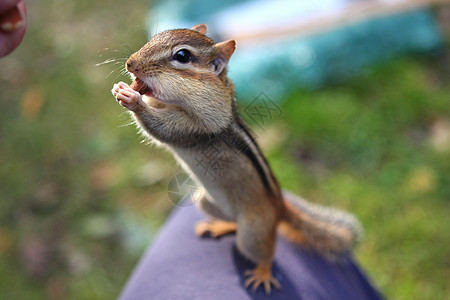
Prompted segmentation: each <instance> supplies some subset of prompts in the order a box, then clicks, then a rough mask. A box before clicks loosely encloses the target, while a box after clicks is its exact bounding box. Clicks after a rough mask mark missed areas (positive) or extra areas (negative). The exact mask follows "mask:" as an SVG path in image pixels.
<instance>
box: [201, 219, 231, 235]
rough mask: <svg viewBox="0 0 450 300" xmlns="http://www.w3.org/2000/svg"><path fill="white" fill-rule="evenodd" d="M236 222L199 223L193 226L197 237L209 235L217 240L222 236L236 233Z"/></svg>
mask: <svg viewBox="0 0 450 300" xmlns="http://www.w3.org/2000/svg"><path fill="white" fill-rule="evenodd" d="M236 229H237V224H236V222H227V221H219V220H215V221H200V222H197V224H195V234H196V235H197V236H199V237H203V236H205V235H206V234H210V235H211V236H212V237H213V238H218V237H220V236H222V235H225V234H228V233H233V232H236Z"/></svg>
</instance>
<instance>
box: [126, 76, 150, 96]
mask: <svg viewBox="0 0 450 300" xmlns="http://www.w3.org/2000/svg"><path fill="white" fill-rule="evenodd" d="M130 87H131V88H132V89H133V90H135V91H136V92H139V94H141V95H145V94H147V93H149V92H151V91H152V89H151V88H150V87H149V86H148V85H146V84H145V82H143V81H142V80H140V79H139V78H136V79H135V80H134V81H133V82H132V83H131V85H130Z"/></svg>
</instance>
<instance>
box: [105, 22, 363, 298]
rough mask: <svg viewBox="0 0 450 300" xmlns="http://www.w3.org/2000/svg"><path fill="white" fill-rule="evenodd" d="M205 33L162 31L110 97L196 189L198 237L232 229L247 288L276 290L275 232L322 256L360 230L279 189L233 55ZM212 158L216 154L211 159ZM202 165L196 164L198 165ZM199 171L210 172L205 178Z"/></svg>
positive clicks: (199, 29) (231, 45)
mask: <svg viewBox="0 0 450 300" xmlns="http://www.w3.org/2000/svg"><path fill="white" fill-rule="evenodd" d="M206 32H207V26H206V25H204V24H199V25H196V26H194V27H192V28H191V29H175V30H168V31H163V32H161V33H159V34H156V35H155V36H153V37H152V38H151V39H150V41H149V42H148V43H147V44H145V45H144V46H143V47H142V48H141V49H140V50H139V51H137V52H136V53H134V54H132V55H131V56H130V57H129V58H128V60H127V62H126V69H127V70H128V72H129V73H130V74H131V75H132V78H133V79H134V80H133V82H132V84H131V86H129V85H128V84H126V83H124V82H120V83H118V84H115V85H114V87H113V89H112V93H113V95H114V97H115V98H116V99H117V101H119V103H120V104H121V105H122V106H124V107H125V108H127V109H128V110H129V111H130V112H131V115H132V116H133V118H134V120H135V121H136V124H137V125H138V127H139V128H140V129H141V132H142V133H143V134H144V135H145V136H147V137H148V138H149V139H150V140H152V141H155V142H156V143H158V144H160V145H164V146H165V147H167V149H169V151H171V152H172V153H173V155H174V156H175V158H176V159H177V160H178V162H179V163H180V164H181V165H182V166H183V167H184V169H185V170H186V171H187V172H189V173H190V174H191V175H192V177H193V178H194V179H195V180H196V181H197V183H198V184H199V185H200V186H202V187H203V188H204V189H203V191H204V192H203V194H202V196H200V197H199V199H196V201H195V203H196V205H197V206H198V207H199V209H200V210H202V211H203V212H204V213H206V215H207V216H208V217H209V218H210V219H209V220H207V221H201V222H199V223H197V224H196V225H195V233H196V234H197V235H198V236H200V237H203V236H205V235H207V234H210V235H211V236H212V237H219V236H221V235H224V234H227V233H232V232H236V246H237V248H238V250H239V251H240V252H241V253H242V254H243V255H244V256H245V257H247V258H248V259H250V260H251V261H253V262H254V263H255V264H256V267H255V268H254V269H252V270H248V271H246V272H245V278H246V279H245V282H244V285H245V287H251V288H252V290H253V291H256V289H257V288H258V287H259V286H263V288H264V291H265V292H266V293H268V294H269V293H270V292H271V287H272V286H273V287H275V288H276V289H280V288H281V284H280V283H279V282H278V280H277V279H276V278H274V276H273V275H272V271H271V267H272V260H273V257H274V248H275V239H276V233H277V231H278V232H281V234H282V235H284V236H285V237H286V238H287V239H288V240H290V241H293V242H294V243H296V244H299V245H301V246H303V247H305V248H307V249H311V250H314V251H316V252H318V253H321V254H324V255H325V256H327V257H339V256H341V255H343V254H345V253H347V252H348V251H350V250H351V249H352V247H353V246H354V245H355V243H356V241H357V240H358V237H359V232H360V229H359V225H358V222H357V220H356V218H355V217H353V216H352V215H350V214H348V213H345V212H341V211H336V210H333V209H329V208H324V207H320V206H317V205H313V204H310V203H308V202H306V201H304V200H303V199H301V198H300V197H297V196H295V195H292V194H290V193H288V192H282V190H281V188H280V185H279V183H278V181H277V179H276V178H275V176H274V174H273V172H272V170H271V168H270V166H269V164H268V163H267V161H266V159H265V158H264V155H263V154H262V153H261V150H260V148H259V147H258V144H257V143H256V141H255V138H254V137H253V135H252V133H251V132H250V130H249V128H248V127H247V125H246V123H245V122H244V121H243V119H242V118H241V116H240V115H239V113H238V108H237V103H236V99H235V94H234V86H233V83H232V82H231V80H230V79H229V78H228V77H227V65H228V61H229V60H230V58H231V56H232V54H233V52H234V51H235V48H236V42H235V41H233V40H228V41H225V42H221V43H215V42H214V41H213V40H212V39H210V38H208V37H207V36H206V35H205V34H206ZM211 151H220V158H221V160H225V161H227V164H226V165H225V166H224V167H223V168H217V167H216V166H217V161H216V160H217V157H216V156H211V155H210V154H209V153H211ZM200 162H201V163H200ZM205 166H206V167H207V168H208V170H207V172H205Z"/></svg>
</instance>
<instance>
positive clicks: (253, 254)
mask: <svg viewBox="0 0 450 300" xmlns="http://www.w3.org/2000/svg"><path fill="white" fill-rule="evenodd" d="M265 216H266V217H265V218H249V217H248V216H244V217H242V218H241V219H238V230H237V248H238V250H239V251H240V252H241V253H242V254H243V255H244V256H246V257H247V258H248V259H250V260H252V261H253V262H254V263H256V268H255V269H252V270H247V271H246V272H245V273H244V275H245V276H246V277H247V279H246V280H245V283H244V285H245V287H251V289H252V291H253V292H255V291H256V290H257V289H258V287H259V286H261V285H262V286H263V288H264V291H265V293H266V294H270V291H271V286H274V287H275V288H276V289H281V284H280V283H279V282H278V281H277V280H276V279H275V278H274V277H273V275H272V260H273V255H274V249H275V235H276V222H277V220H276V217H275V216H274V215H273V216H271V215H270V214H265Z"/></svg>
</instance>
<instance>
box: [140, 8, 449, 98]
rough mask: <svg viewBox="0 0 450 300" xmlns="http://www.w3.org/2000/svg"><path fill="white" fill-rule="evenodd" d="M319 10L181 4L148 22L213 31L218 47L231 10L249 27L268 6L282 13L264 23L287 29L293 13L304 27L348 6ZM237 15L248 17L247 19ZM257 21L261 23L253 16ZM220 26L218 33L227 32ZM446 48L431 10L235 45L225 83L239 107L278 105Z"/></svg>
mask: <svg viewBox="0 0 450 300" xmlns="http://www.w3.org/2000/svg"><path fill="white" fill-rule="evenodd" d="M364 1H366V3H377V2H378V4H379V3H380V1H376V0H361V1H360V3H361V2H364ZM386 1H387V2H389V1H388V0H386ZM283 2H285V4H286V3H287V4H292V5H294V3H297V2H295V1H291V2H290V1H289V0H285V1H281V2H279V3H283ZM353 2H355V1H353ZM356 2H357V1H356ZM277 3H278V2H277ZM318 3H319V4H317V5H316V4H298V7H295V8H294V7H293V8H289V7H287V5H285V6H281V8H280V6H273V5H274V4H273V3H270V0H267V1H264V0H263V1H254V0H253V1H238V0H234V1H229V2H213V1H202V0H191V1H185V2H183V3H178V2H175V1H162V2H160V3H159V4H158V5H156V7H155V9H154V10H153V11H152V13H151V14H150V15H149V20H151V21H153V23H154V24H153V25H150V27H151V28H152V30H150V32H155V31H160V30H164V29H170V28H181V27H184V28H186V27H187V28H189V27H191V26H192V25H195V24H197V23H207V24H208V25H209V29H210V30H209V31H208V35H209V36H211V37H212V38H214V39H215V40H217V41H221V40H223V39H224V38H222V37H221V36H220V29H219V27H220V26H219V22H220V20H222V23H224V22H223V15H224V14H221V12H222V11H227V10H228V12H227V14H228V15H233V13H230V10H233V9H234V12H235V13H236V12H239V13H241V12H242V10H239V9H240V8H242V9H244V10H245V9H248V12H249V14H248V16H249V19H252V14H256V13H255V10H257V9H258V8H259V6H258V5H259V4H261V6H263V5H267V4H269V7H270V5H272V7H276V8H280V9H279V10H277V11H274V12H273V14H277V13H279V14H280V17H279V19H280V20H277V17H276V16H275V17H274V16H273V15H270V20H269V21H270V22H274V24H276V25H284V24H282V21H283V16H284V15H286V16H287V17H289V16H290V17H292V10H295V12H297V11H298V13H299V17H298V18H297V19H302V18H308V17H309V16H310V15H313V14H314V13H317V12H323V11H325V12H326V10H327V7H330V10H332V9H334V11H339V9H341V7H343V6H345V5H346V4H348V3H352V1H346V0H342V1H340V0H339V1H338V0H320V1H318ZM280 5H281V4H280ZM236 6H238V9H236V8H235V7H236ZM264 9H265V10H266V11H268V9H267V6H266V7H265V8H261V10H264ZM289 9H291V11H289ZM269 11H270V9H269ZM241 14H242V13H241ZM225 15H226V14H225ZM242 15H244V16H245V15H246V13H243V14H242ZM254 19H255V20H258V16H257V17H255V18H254ZM259 19H261V17H259ZM236 20H237V21H239V19H235V21H236ZM154 21H156V23H155V22H154ZM269 21H268V22H269ZM225 23H226V22H225ZM228 23H230V24H231V25H236V24H234V23H233V20H231V21H230V20H228ZM244 23H245V22H244ZM247 24H248V22H247ZM220 25H222V27H223V25H224V24H220ZM225 25H227V24H225ZM264 25H266V26H267V24H265V23H264V20H263V22H262V23H261V26H264ZM256 26H257V25H256ZM215 29H218V30H215ZM262 31H264V29H263V30H262ZM443 47H444V42H443V38H442V36H441V34H440V32H439V29H438V27H437V24H436V22H435V20H434V17H433V14H432V12H431V10H430V9H429V8H427V7H425V8H417V9H413V10H406V11H403V12H400V13H398V12H397V13H395V14H394V13H391V14H385V15H377V16H374V17H369V18H367V19H362V20H360V21H358V22H349V24H346V25H342V26H337V27H334V28H332V29H328V30H322V31H318V32H316V33H315V34H306V35H305V34H303V35H302V32H298V34H295V33H294V34H292V36H289V37H288V38H284V39H282V40H280V41H277V42H274V41H272V40H270V39H266V40H262V41H258V42H257V43H255V45H252V46H248V45H247V46H246V47H243V48H239V40H238V51H236V52H235V54H234V55H233V57H232V59H231V61H230V65H229V76H230V77H231V79H232V80H233V81H234V83H235V86H236V92H237V97H238V99H239V100H240V101H252V100H253V99H255V98H257V97H258V95H260V94H261V93H262V92H263V93H264V94H265V95H266V96H267V97H269V98H270V99H272V100H275V101H283V99H285V97H286V96H287V95H289V93H290V92H291V91H292V90H294V89H298V88H306V89H317V88H320V87H322V86H324V85H327V84H330V83H331V84H333V83H340V82H344V81H345V80H347V79H349V78H352V77H354V76H357V75H358V74H360V73H361V72H362V70H363V69H364V68H365V67H367V66H370V65H373V64H376V63H380V62H381V63H382V62H386V61H388V60H389V59H392V58H394V57H398V56H401V55H405V54H414V53H420V54H433V53H437V52H439V50H440V49H443Z"/></svg>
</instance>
